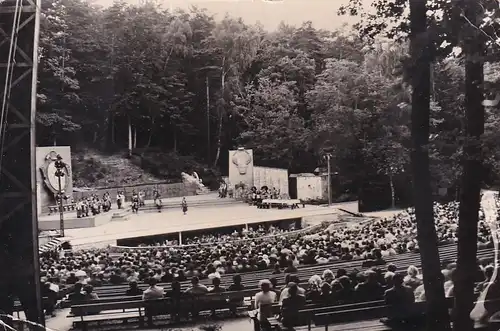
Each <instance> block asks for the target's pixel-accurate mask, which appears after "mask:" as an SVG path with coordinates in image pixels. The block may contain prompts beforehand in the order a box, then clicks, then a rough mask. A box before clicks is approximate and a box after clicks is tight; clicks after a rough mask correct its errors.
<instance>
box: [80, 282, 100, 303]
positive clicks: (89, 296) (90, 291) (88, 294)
mask: <svg viewBox="0 0 500 331" xmlns="http://www.w3.org/2000/svg"><path fill="white" fill-rule="evenodd" d="M83 292H84V295H85V301H91V300H98V299H99V297H98V296H97V294H96V293H94V287H93V286H92V285H86V286H85V287H84V288H83Z"/></svg>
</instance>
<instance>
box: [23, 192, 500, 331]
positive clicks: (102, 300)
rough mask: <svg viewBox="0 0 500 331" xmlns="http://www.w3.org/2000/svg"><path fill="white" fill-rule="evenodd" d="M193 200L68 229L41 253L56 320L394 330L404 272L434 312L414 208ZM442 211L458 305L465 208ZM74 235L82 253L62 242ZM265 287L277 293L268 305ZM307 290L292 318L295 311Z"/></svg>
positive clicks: (483, 250)
mask: <svg viewBox="0 0 500 331" xmlns="http://www.w3.org/2000/svg"><path fill="white" fill-rule="evenodd" d="M488 199H489V200H492V201H493V204H492V202H491V201H488ZM186 200H187V202H188V206H189V210H188V212H187V213H186V215H184V214H183V212H182V210H181V203H180V199H179V198H172V199H165V200H164V209H163V210H162V212H161V213H159V212H158V211H157V210H156V208H154V205H153V203H152V201H146V203H145V206H144V207H143V208H142V210H141V209H140V210H139V212H138V213H137V214H133V213H131V211H130V208H129V207H127V208H125V209H124V211H121V212H120V213H121V215H122V216H124V215H126V217H125V216H124V217H122V218H120V220H118V221H117V220H114V221H113V220H111V219H110V220H109V221H103V223H104V224H103V225H100V226H95V227H88V228H80V229H68V230H66V236H65V237H64V238H58V239H57V241H58V243H54V242H52V244H51V245H52V249H51V247H45V248H44V249H42V252H41V263H40V268H41V276H42V282H44V283H45V285H44V289H45V290H43V293H42V294H43V295H44V305H45V311H46V314H47V321H46V325H47V327H48V328H50V329H51V330H67V329H80V330H90V329H106V330H108V329H109V330H112V329H117V330H123V329H126V330H129V329H137V328H139V329H140V328H155V329H160V328H161V329H165V328H168V329H182V330H183V329H186V330H194V329H196V328H198V329H203V328H205V329H210V328H211V327H212V328H213V327H215V328H220V329H222V330H236V329H242V328H245V329H247V330H252V329H253V328H254V327H255V328H256V329H258V328H261V329H265V330H267V329H269V330H271V329H275V330H288V329H295V330H300V329H304V330H306V329H307V330H318V331H319V330H346V331H347V330H356V329H362V328H369V329H370V330H392V329H393V328H394V326H392V325H391V324H390V323H387V321H385V320H384V318H386V317H388V316H391V314H392V313H391V312H392V308H391V305H390V304H389V303H388V302H387V297H386V295H385V296H384V293H386V291H388V290H390V289H391V288H393V286H396V285H395V282H397V281H396V279H400V280H401V281H402V282H403V284H404V286H405V288H408V289H411V291H412V292H413V294H414V298H415V300H414V301H413V303H412V305H413V308H414V310H412V311H413V312H415V311H416V312H418V315H419V316H421V314H423V313H424V310H425V309H424V306H423V304H424V303H425V292H424V290H423V283H422V275H421V273H420V267H421V263H420V254H419V249H418V244H417V241H416V235H415V234H416V224H415V220H414V216H413V212H412V210H390V211H384V212H376V213H365V214H360V213H358V212H357V203H356V202H348V203H342V204H333V205H331V206H312V205H303V206H302V205H301V206H300V207H299V208H293V209H292V208H270V209H263V208H258V207H257V206H255V205H253V204H252V203H248V202H243V201H240V200H236V199H221V198H220V197H219V196H218V195H217V194H216V193H207V194H203V195H195V196H190V197H187V199H186ZM483 200H484V201H483V208H482V210H481V213H480V217H481V222H480V225H479V229H478V236H479V244H478V245H479V246H478V261H479V265H478V270H479V271H480V272H479V274H480V276H478V279H477V290H478V293H479V291H480V290H481V289H482V285H483V284H485V283H487V282H488V279H489V278H488V277H491V275H490V274H489V271H488V270H490V271H491V263H492V262H493V260H494V249H492V248H493V246H492V237H491V229H490V227H491V226H492V224H495V222H492V221H491V220H492V219H493V218H495V221H496V215H497V210H498V206H500V204H499V201H498V197H497V195H496V194H490V193H487V194H484V195H483ZM114 214H115V213H113V212H109V213H108V214H106V213H104V214H102V215H98V216H99V217H109V218H113V215H114ZM435 215H436V229H437V233H438V238H439V243H440V246H439V253H440V259H441V262H442V269H443V275H444V277H445V291H446V293H447V297H448V299H450V300H448V301H447V302H448V304H449V305H450V307H451V305H452V298H453V283H452V278H451V276H452V274H453V270H454V268H455V259H456V244H455V241H456V221H457V217H458V203H456V202H452V203H448V204H437V203H436V204H435ZM63 242H68V243H70V244H71V246H72V250H63V249H58V248H55V249H54V247H58V246H57V245H59V244H61V243H63ZM47 245H48V244H47ZM48 246H50V245H48ZM396 275H398V276H396ZM483 275H484V276H483ZM80 284H81V285H80ZM266 284H267V285H266ZM50 289H52V290H50ZM55 290H57V291H56V292H54V291H55ZM263 291H264V292H265V293H268V292H266V291H270V292H272V293H276V294H275V295H273V300H272V301H271V302H270V306H268V309H269V310H265V311H264V310H263V309H262V307H260V308H259V302H260V301H259V300H262V299H259V298H260V297H261V296H262V293H264V292H263ZM54 293H56V294H54ZM259 293H260V294H259ZM47 295H48V296H47ZM297 295H298V297H300V298H303V301H301V300H302V299H301V300H299V301H301V303H300V304H299V305H298V306H297V307H295V308H294V309H295V313H294V314H293V317H290V316H289V315H287V310H285V309H284V306H286V305H287V303H288V302H289V301H290V300H292V299H290V298H296V297H297ZM384 298H385V299H384ZM290 309H292V308H290ZM17 310H18V311H19V312H18V313H17V314H18V315H17V316H21V317H22V315H23V313H22V308H21V307H20V306H19V304H18V305H17ZM264 313H265V314H267V315H266V319H265V321H264V320H263V318H262V314H264ZM249 322H252V323H253V325H252V323H249ZM290 323H291V324H290Z"/></svg>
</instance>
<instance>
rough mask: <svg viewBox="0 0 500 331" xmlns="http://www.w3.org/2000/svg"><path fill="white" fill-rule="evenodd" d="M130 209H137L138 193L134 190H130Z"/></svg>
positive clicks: (136, 210)
mask: <svg viewBox="0 0 500 331" xmlns="http://www.w3.org/2000/svg"><path fill="white" fill-rule="evenodd" d="M132 211H134V212H136V213H137V212H138V211H139V195H138V194H137V193H136V192H135V191H133V192H132Z"/></svg>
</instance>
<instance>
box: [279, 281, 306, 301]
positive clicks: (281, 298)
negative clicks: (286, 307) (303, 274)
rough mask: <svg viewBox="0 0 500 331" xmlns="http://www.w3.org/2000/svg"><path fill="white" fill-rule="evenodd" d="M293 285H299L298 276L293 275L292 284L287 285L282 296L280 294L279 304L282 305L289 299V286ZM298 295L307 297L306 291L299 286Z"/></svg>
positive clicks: (282, 291)
mask: <svg viewBox="0 0 500 331" xmlns="http://www.w3.org/2000/svg"><path fill="white" fill-rule="evenodd" d="M292 283H295V284H299V283H300V280H299V277H298V276H296V275H291V276H290V282H289V283H288V284H287V286H286V287H285V288H284V289H283V290H281V294H280V298H279V304H280V305H281V304H282V303H283V300H285V299H286V298H288V296H289V292H288V291H289V287H288V286H289V284H292ZM297 293H298V295H301V296H303V297H305V296H306V290H304V289H303V288H302V287H300V286H297Z"/></svg>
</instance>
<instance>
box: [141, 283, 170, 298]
mask: <svg viewBox="0 0 500 331" xmlns="http://www.w3.org/2000/svg"><path fill="white" fill-rule="evenodd" d="M156 284H158V281H157V280H156V279H154V278H150V279H149V288H148V289H147V290H145V291H144V292H143V293H142V300H155V299H161V298H163V294H164V293H165V291H164V290H163V287H160V286H156Z"/></svg>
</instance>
